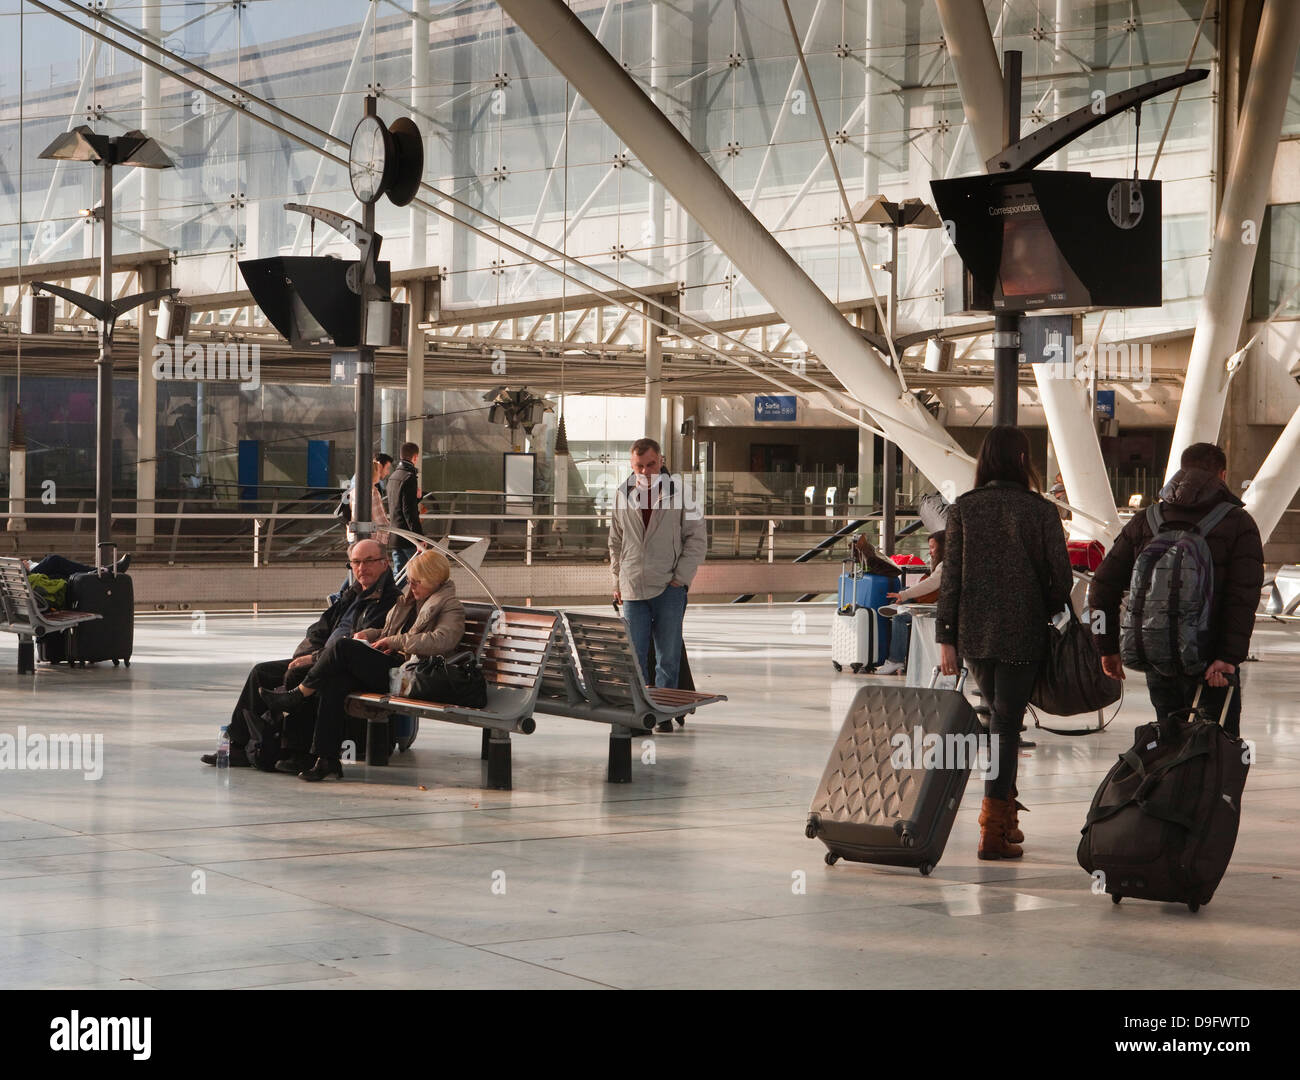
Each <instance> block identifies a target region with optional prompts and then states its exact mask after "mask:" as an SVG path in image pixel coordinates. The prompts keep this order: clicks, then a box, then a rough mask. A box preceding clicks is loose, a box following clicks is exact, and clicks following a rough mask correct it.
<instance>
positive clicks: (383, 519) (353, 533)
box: [347, 454, 393, 547]
mask: <svg viewBox="0 0 1300 1080" xmlns="http://www.w3.org/2000/svg"><path fill="white" fill-rule="evenodd" d="M381 458H388V465H387V470H388V472H389V473H391V472H392V469H393V466H392V461H393V459H392V458H391V457H388V455H387V454H377V455H376V456H375V459H374V460H373V461H372V462H371V463H370V483H371V486H372V488H373V490H372V492H371V495H370V521H371V525H372V528H371V533H370V535H371V537H372V539H374V540H375V542H376V543H379V544H383V545H384V547H387V546H388V530H387V529H385V528H383V526H385V525H387V524H388V512H387V510H386V509H385V507H384V484H383V481H384V477H385V476H386V475H387V474H386V473H385V471H384V470H385V465H384V463H383V461H381V460H380V459H381ZM349 505H350V506H352V507H355V506H356V505H357V483H356V477H353V479H352V487H351V488H350V494H349ZM347 533H348V543H349V544H355V543H356V541H357V530H356V524H355V521H354V520H349V521H348V526H347Z"/></svg>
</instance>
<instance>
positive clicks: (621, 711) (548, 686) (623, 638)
mask: <svg viewBox="0 0 1300 1080" xmlns="http://www.w3.org/2000/svg"><path fill="white" fill-rule="evenodd" d="M563 620H564V625H565V630H566V636H567V638H568V642H569V654H570V656H571V657H572V661H571V665H570V670H568V671H566V672H565V675H564V683H563V691H564V694H565V696H564V697H563V698H562V697H561V696H560V691H561V684H560V682H559V680H558V679H557V678H555V677H554V676H553V677H552V678H551V679H550V680H549V681H548V682H546V683H544V684H543V700H542V701H540V702H539V703H538V706H537V707H538V709H539V710H540V711H542V712H557V713H559V714H560V715H563V716H579V717H582V718H583V719H588V720H599V721H602V722H604V723H607V724H611V725H613V730H612V731H611V732H610V735H609V773H608V779H609V782H610V783H611V784H626V783H628V782H629V781H630V780H631V779H632V736H633V735H634V734H636V733H638V732H645V731H649V730H650V729H652V728H653V727H654V726H655V724H657V723H660V722H662V721H664V720H673V719H674V718H676V717H678V716H683V715H685V714H687V713H692V712H694V711H695V710H696V708H698V707H699V706H701V705H710V704H712V703H713V702H715V701H726V700H727V697H726V695H725V694H705V693H700V692H698V691H695V690H672V689H668V688H666V687H658V686H647V685H646V680H645V676H644V675H643V673H642V671H641V664H640V661H639V660H638V659H637V655H636V650H635V649H634V648H633V646H632V638H631V637H630V636H629V634H628V632H627V623H625V622H624V621H623V620H622V619H619V618H614V617H612V616H609V615H581V614H578V613H576V612H565V613H563ZM575 690H576V691H578V692H580V693H581V696H582V700H581V701H575V700H574V692H575Z"/></svg>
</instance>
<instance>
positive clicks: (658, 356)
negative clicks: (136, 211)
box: [641, 319, 664, 446]
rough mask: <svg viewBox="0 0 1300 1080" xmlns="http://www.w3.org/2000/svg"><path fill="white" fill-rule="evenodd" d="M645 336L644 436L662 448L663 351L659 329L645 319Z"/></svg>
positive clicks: (643, 323) (642, 330)
mask: <svg viewBox="0 0 1300 1080" xmlns="http://www.w3.org/2000/svg"><path fill="white" fill-rule="evenodd" d="M641 332H642V333H643V334H644V335H645V435H646V438H648V439H654V441H655V442H657V443H658V444H659V445H660V446H663V441H664V440H663V404H662V402H663V396H662V394H663V391H662V389H661V387H662V385H663V384H662V382H661V380H662V378H663V371H664V350H663V346H662V345H661V344H660V342H659V327H657V326H655V325H654V324H653V323H651V322H650V321H648V320H646V319H642V320H641Z"/></svg>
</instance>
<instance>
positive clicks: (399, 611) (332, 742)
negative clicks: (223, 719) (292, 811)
mask: <svg viewBox="0 0 1300 1080" xmlns="http://www.w3.org/2000/svg"><path fill="white" fill-rule="evenodd" d="M406 576H407V584H406V589H405V590H404V591H403V592H402V595H401V598H400V599H399V600H398V601H397V602H396V603H395V604H394V605H393V607H392V610H391V611H389V613H388V618H387V619H386V620H385V622H384V626H383V629H382V630H378V629H375V628H373V627H368V628H364V629H359V630H358V631H357V632H356V633H354V634H352V635H351V637H339V638H336V639H334V640H333V641H331V642H330V643H329V645H328V646H326V648H324V649H323V650H322V651H321V652H320V653H319V654H318V655H317V656H316V659H315V660H314V661H313V662H312V665H311V668H310V670H308V672H307V674H306V675H305V676H304V677H303V679H302V681H301V682H300V683H299V684H298V685H297V686H296V687H295V688H294V689H292V690H286V691H282V692H269V693H264V694H263V697H265V698H266V700H267V702H268V703H269V704H270V705H271V706H272V707H274V708H279V709H284V710H286V711H295V710H298V709H300V708H301V707H302V706H303V705H304V703H306V702H310V701H313V699H317V700H316V730H315V734H314V736H313V739H312V748H311V753H312V755H314V756H315V759H316V762H315V764H314V765H313V766H312V767H311V768H305V769H303V770H302V771H301V772H300V773H299V774H298V778H299V779H300V780H308V781H313V782H314V781H319V780H324V779H325V778H326V777H327V776H336V777H338V778H339V779H342V778H343V765H342V761H341V759H340V752H341V749H342V745H343V734H344V728H345V725H346V723H347V710H346V708H345V705H346V702H347V697H348V695H349V694H352V693H355V692H357V691H364V690H369V691H373V692H376V693H379V692H383V693H387V692H388V690H389V676H390V673H391V671H392V669H393V668H395V667H397V666H398V665H400V664H401V663H402V662H403V661H405V660H406V659H407V658H408V657H411V656H447V655H449V654H450V653H452V652H454V651H455V650H456V647H457V646H458V645H460V640H461V638H462V637H464V636H465V609H464V608H463V607H462V606H461V603H460V601H459V600H457V599H456V587H455V586H454V585H453V584H452V583H451V565H450V563H448V562H447V557H446V556H445V555H443V554H442V552H440V551H422V552H420V553H419V554H418V555H414V556H412V557H411V560H410V561H409V562H408V563H407V564H406ZM276 767H277V768H279V766H278V765H277V766H276Z"/></svg>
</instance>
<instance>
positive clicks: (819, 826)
mask: <svg viewBox="0 0 1300 1080" xmlns="http://www.w3.org/2000/svg"><path fill="white" fill-rule="evenodd" d="M938 670H939V669H938V668H935V669H934V673H935V676H937V675H938ZM964 680H965V671H964V669H963V672H962V676H961V679H960V680H959V682H958V688H957V689H955V690H940V689H935V688H934V685H933V684H934V681H935V680H934V679H932V680H931V686H930V687H924V688H917V687H906V686H897V685H889V686H864V687H863V688H862V689H861V690H859V691H858V693H857V696H856V697H854V699H853V705H852V706H851V707H850V709H849V714H848V716H847V717H845V720H844V726H843V727H842V728H841V729H840V734H839V738H837V739H836V741H835V748H834V750H832V751H831V756H830V760H829V761H828V762H827V764H826V771H825V772H824V773H823V774H822V779H821V783H820V784H818V786H817V794H816V795H815V796H814V797H813V800H812V805H811V806H810V807H809V808H808V825H807V828H806V829H805V833H806V835H807V836H808V837H809V838H811V839H818V840H821V842H822V843H824V844H825V845H826V848H827V852H826V862H827V863H828V864H829V865H832V866H833V865H834V864H835V863H836V862H837V861H838V860H839V859H841V858H845V859H849V860H851V861H853V862H870V863H879V864H882V865H885V866H915V867H917V868H918V869H920V871H921V873H922V874H928V873H930V871H931V870H933V869H934V867H935V865H936V864H937V863H938V862H939V859H940V857H941V856H942V855H943V849H944V846H945V845H946V844H947V842H948V834H949V833H950V832H951V831H952V824H953V821H954V820H955V819H956V817H957V809H958V807H959V806H960V805H961V798H962V795H963V794H964V792H965V790H966V782H967V780H969V779H970V773H971V768H972V767H973V766H975V765H976V764H977V762H978V763H979V764H980V765H981V766H984V765H985V764H986V763H987V762H988V760H989V757H988V755H989V754H990V753H991V748H990V747H989V746H988V744H987V742H985V741H984V739H983V737H982V736H981V734H980V725H979V719H978V717H977V716H976V715H975V710H974V709H972V708H971V705H970V702H969V701H967V700H966V697H965V695H964V694H963V693H962V692H961V685H962V683H963V682H964ZM935 736H937V737H938V738H937V741H936V740H935V738H934V737H935ZM981 746H982V755H981ZM936 747H937V752H935V751H936ZM992 756H993V758H994V759H995V758H996V755H992ZM918 759H919V760H918Z"/></svg>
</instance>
